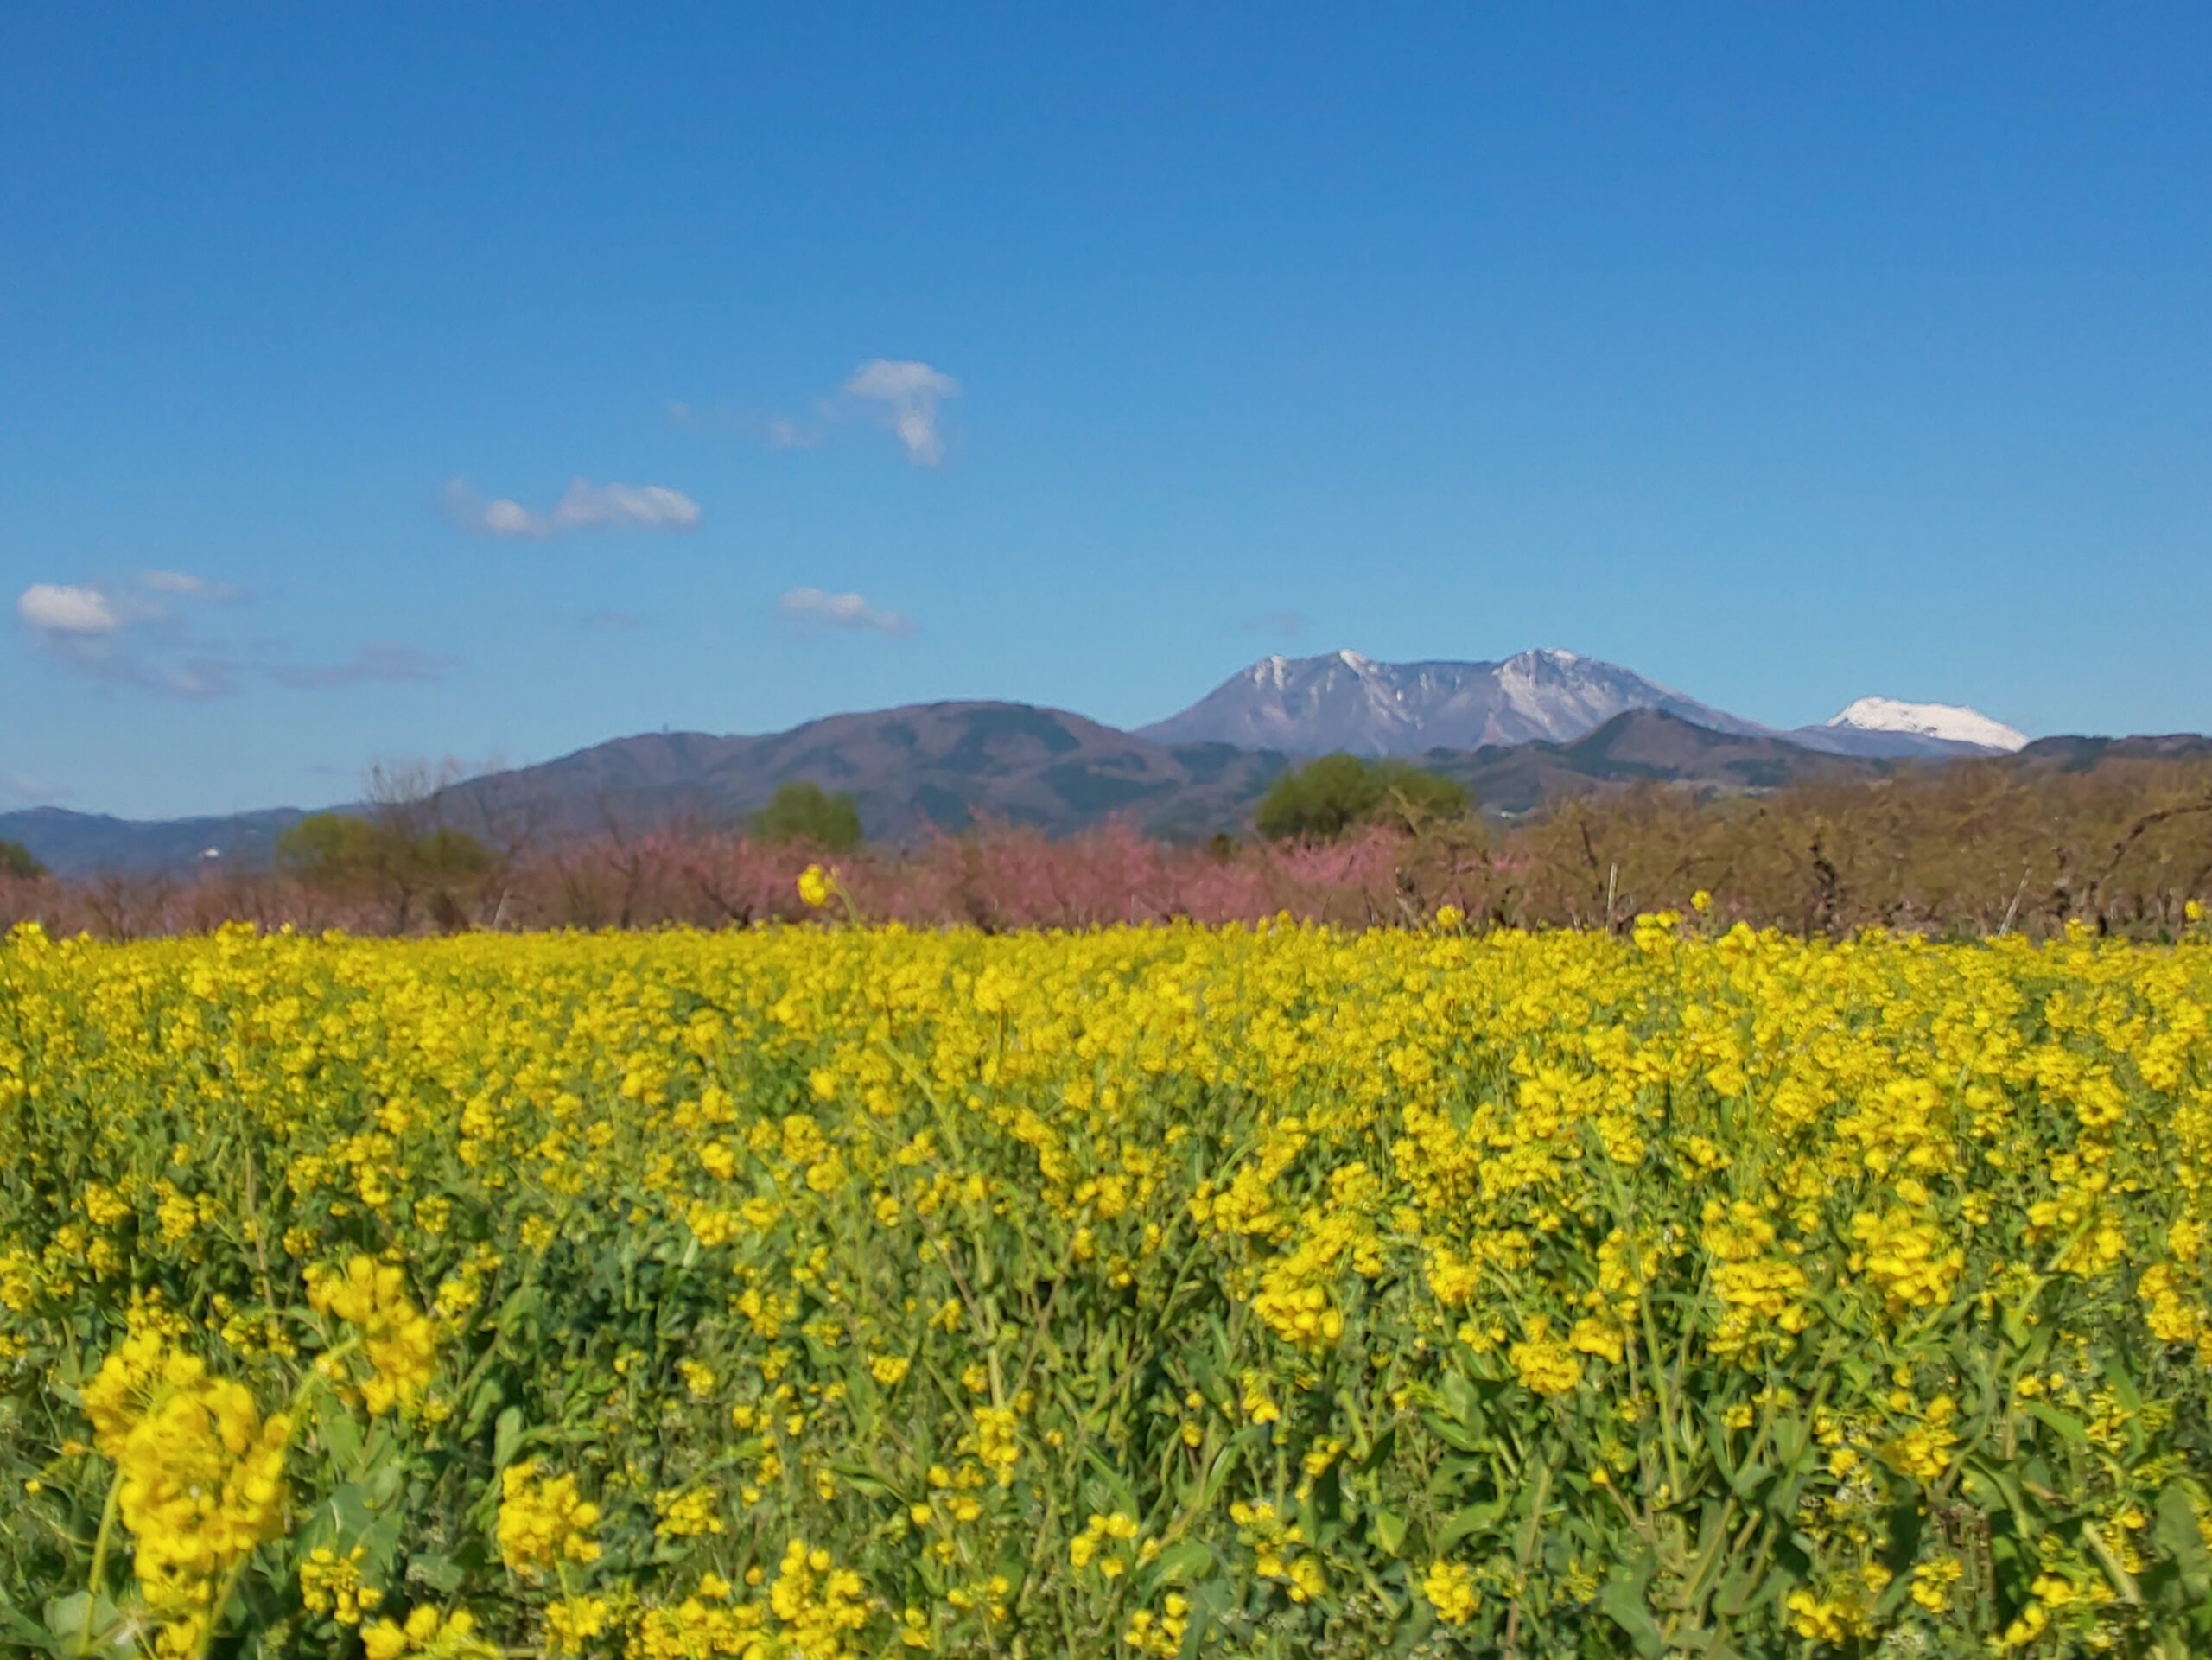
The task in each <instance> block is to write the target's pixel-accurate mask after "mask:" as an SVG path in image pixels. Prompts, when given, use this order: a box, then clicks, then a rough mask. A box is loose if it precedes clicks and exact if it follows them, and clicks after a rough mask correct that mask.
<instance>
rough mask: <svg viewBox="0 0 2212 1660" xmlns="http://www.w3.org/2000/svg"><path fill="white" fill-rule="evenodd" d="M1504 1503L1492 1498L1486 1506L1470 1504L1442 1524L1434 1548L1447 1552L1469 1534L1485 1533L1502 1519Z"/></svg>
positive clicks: (1499, 1499) (1504, 1508) (1500, 1499)
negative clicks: (1442, 1526)
mask: <svg viewBox="0 0 2212 1660" xmlns="http://www.w3.org/2000/svg"><path fill="white" fill-rule="evenodd" d="M1505 1510H1506V1502H1505V1500H1503V1499H1502V1498H1494V1499H1492V1500H1491V1501H1490V1502H1489V1503H1488V1504H1470V1505H1468V1506H1467V1507H1466V1508H1465V1510H1462V1511H1460V1512H1459V1514H1458V1515H1457V1516H1454V1517H1452V1519H1451V1520H1450V1521H1449V1522H1446V1523H1445V1524H1444V1528H1443V1530H1442V1531H1441V1532H1440V1534H1439V1535H1438V1536H1437V1546H1436V1548H1437V1549H1439V1550H1440V1551H1448V1550H1450V1549H1452V1546H1454V1545H1456V1544H1458V1543H1459V1542H1460V1541H1461V1540H1462V1539H1465V1538H1466V1537H1467V1536H1469V1535H1470V1534H1475V1533H1487V1532H1489V1531H1490V1530H1491V1529H1493V1528H1495V1527H1496V1526H1497V1524H1498V1523H1499V1522H1501V1521H1502V1520H1503V1519H1504V1517H1505Z"/></svg>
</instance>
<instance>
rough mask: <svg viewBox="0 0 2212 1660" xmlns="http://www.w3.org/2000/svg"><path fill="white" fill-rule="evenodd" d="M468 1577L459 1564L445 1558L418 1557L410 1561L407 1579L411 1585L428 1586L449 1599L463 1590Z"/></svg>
mask: <svg viewBox="0 0 2212 1660" xmlns="http://www.w3.org/2000/svg"><path fill="white" fill-rule="evenodd" d="M407 1578H408V1580H409V1582H410V1584H415V1585H427V1586H429V1587H430V1589H432V1590H433V1591H435V1592H436V1593H438V1594H439V1595H441V1596H447V1597H449V1596H451V1595H453V1593H454V1592H456V1591H458V1590H460V1589H461V1582H462V1580H465V1579H466V1578H467V1575H466V1574H463V1573H462V1572H461V1566H460V1564H459V1563H457V1562H454V1561H448V1559H447V1558H445V1557H443V1556H424V1555H417V1556H415V1557H412V1558H410V1560H409V1561H408V1564H407Z"/></svg>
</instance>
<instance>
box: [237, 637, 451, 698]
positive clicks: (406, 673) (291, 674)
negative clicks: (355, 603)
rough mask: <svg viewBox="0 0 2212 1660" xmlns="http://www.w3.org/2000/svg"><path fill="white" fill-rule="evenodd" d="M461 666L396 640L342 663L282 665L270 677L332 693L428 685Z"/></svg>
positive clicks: (357, 651)
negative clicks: (347, 689)
mask: <svg viewBox="0 0 2212 1660" xmlns="http://www.w3.org/2000/svg"><path fill="white" fill-rule="evenodd" d="M460 666H461V659H460V658H457V657H445V656H442V655H440V654H439V653H437V652H425V651H423V650H422V649H420V648H419V647H416V646H409V645H406V644H405V643H404V642H402V641H399V640H396V639H372V640H369V641H367V642H366V643H365V644H363V645H361V646H357V647H355V648H354V651H353V655H352V656H351V657H349V658H346V659H345V660H344V661H342V662H339V663H279V664H276V665H271V667H270V670H269V677H270V679H271V680H274V681H275V682H276V683H277V684H278V685H280V686H285V687H289V689H290V690H294V691H330V690H338V689H340V688H342V687H346V686H378V685H402V684H416V685H420V684H428V683H429V682H431V681H436V680H442V679H444V678H445V677H446V676H448V674H451V673H452V672H453V671H454V670H455V669H457V668H459V667H460Z"/></svg>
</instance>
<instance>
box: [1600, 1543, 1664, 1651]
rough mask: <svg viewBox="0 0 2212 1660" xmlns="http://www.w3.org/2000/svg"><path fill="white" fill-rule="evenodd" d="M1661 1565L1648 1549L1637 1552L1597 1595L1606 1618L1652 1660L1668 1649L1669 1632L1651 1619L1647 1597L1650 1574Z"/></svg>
mask: <svg viewBox="0 0 2212 1660" xmlns="http://www.w3.org/2000/svg"><path fill="white" fill-rule="evenodd" d="M1658 1568H1659V1561H1658V1558H1657V1557H1656V1556H1655V1555H1652V1553H1651V1551H1650V1550H1649V1549H1648V1548H1647V1549H1644V1550H1643V1551H1641V1552H1640V1553H1638V1555H1637V1557H1636V1560H1635V1561H1633V1562H1624V1563H1623V1564H1621V1565H1620V1566H1619V1567H1618V1568H1614V1569H1613V1571H1612V1572H1611V1574H1608V1575H1606V1578H1605V1590H1604V1592H1603V1593H1601V1594H1600V1595H1599V1598H1598V1606H1599V1609H1600V1610H1602V1611H1603V1612H1604V1613H1605V1616H1606V1618H1608V1619H1611V1621H1612V1622H1613V1624H1614V1625H1618V1626H1619V1627H1620V1628H1621V1630H1623V1631H1626V1632H1627V1633H1628V1638H1629V1641H1630V1642H1631V1643H1633V1644H1635V1645H1636V1651H1637V1653H1638V1654H1640V1655H1643V1656H1646V1657H1649V1660H1659V1657H1662V1656H1664V1655H1665V1654H1666V1652H1667V1634H1666V1633H1665V1632H1664V1631H1661V1630H1660V1629H1659V1622H1658V1621H1657V1620H1656V1619H1652V1618H1651V1609H1650V1606H1649V1604H1648V1603H1647V1602H1646V1600H1645V1593H1646V1592H1647V1591H1648V1590H1649V1587H1650V1585H1651V1577H1652V1575H1653V1574H1656V1572H1657V1571H1658Z"/></svg>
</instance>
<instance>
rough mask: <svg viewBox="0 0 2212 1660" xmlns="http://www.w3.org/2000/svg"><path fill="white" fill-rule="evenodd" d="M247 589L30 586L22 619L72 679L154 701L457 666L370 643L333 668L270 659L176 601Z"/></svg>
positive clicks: (144, 583)
mask: <svg viewBox="0 0 2212 1660" xmlns="http://www.w3.org/2000/svg"><path fill="white" fill-rule="evenodd" d="M242 597H244V595H243V590H241V589H239V588H234V587H232V586H231V585H230V584H228V583H225V582H213V581H211V580H209V579H208V578H206V577H202V576H193V575H191V574H189V573H188V572H184V571H175V570H155V571H145V572H142V573H141V574H140V576H138V578H137V580H136V581H135V582H33V583H32V584H31V585H30V586H29V587H28V588H25V589H23V591H22V593H21V594H20V595H17V596H16V616H17V617H18V618H19V619H21V620H22V623H23V626H25V627H26V628H28V629H29V631H30V635H31V639H32V641H33V643H34V644H35V646H37V647H38V648H39V649H40V650H41V651H42V652H44V653H45V654H46V655H47V656H48V657H50V658H53V659H54V661H55V662H57V663H59V664H60V665H62V666H63V667H65V668H67V669H68V670H70V671H73V672H75V673H78V674H81V675H84V676H86V677H88V678H91V679H94V680H101V681H105V682H106V683H108V684H111V685H119V686H129V687H132V688H135V689H136V690H140V691H144V692H150V693H152V694H154V695H155V696H162V697H178V698H183V699H186V700H188V701H194V702H197V701H204V700H206V699H209V698H215V697H226V696H231V695H232V694H233V693H235V692H237V691H238V690H241V689H242V688H243V686H244V685H245V683H246V682H248V681H249V680H264V681H267V682H269V683H271V684H276V685H278V686H283V687H284V688H286V689H287V690H294V691H303V690H323V689H329V688H334V687H342V686H357V685H370V684H391V683H396V682H403V681H423V680H432V679H437V678H440V677H442V676H443V675H445V674H446V673H448V671H451V670H452V669H453V668H454V667H456V666H457V665H458V659H456V658H443V657H438V656H435V655H434V654H432V653H430V652H423V651H420V650H417V649H416V647H414V646H406V645H404V644H401V643H399V642H397V641H392V640H372V641H370V642H368V643H367V644H365V645H364V646H359V647H358V648H356V650H355V651H354V652H353V655H352V656H350V657H348V658H344V659H342V660H341V661H339V662H336V663H300V662H289V661H285V660H282V659H277V660H271V658H270V655H269V654H268V652H266V651H265V650H263V649H253V648H246V649H241V648H239V647H238V646H235V645H232V644H231V643H229V642H226V641H224V640H221V639H210V638H208V637H207V635H205V634H204V633H202V632H200V629H199V627H198V626H196V625H195V624H194V621H193V620H192V619H191V618H190V617H189V616H188V614H186V613H185V612H184V611H183V610H181V609H179V608H178V607H179V602H182V603H184V604H187V605H189V604H191V603H197V602H207V603H213V602H218V601H229V600H235V599H239V598H242Z"/></svg>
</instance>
